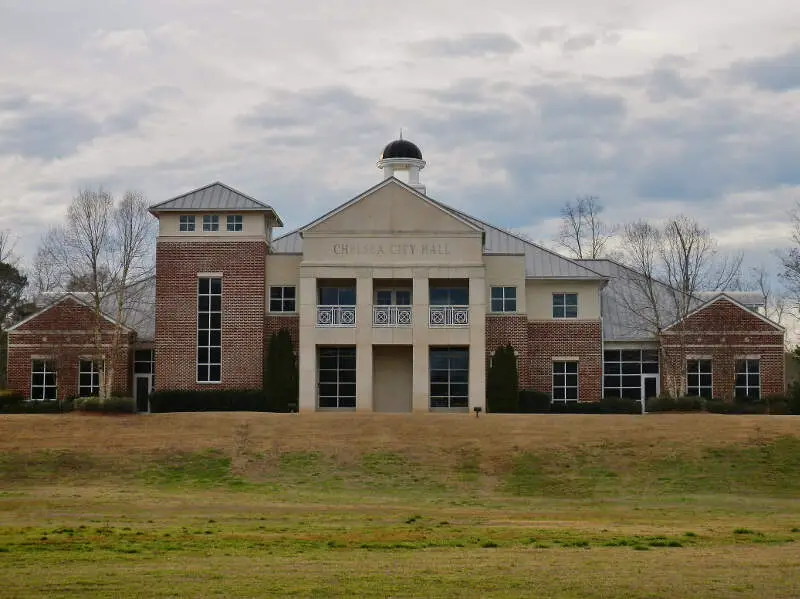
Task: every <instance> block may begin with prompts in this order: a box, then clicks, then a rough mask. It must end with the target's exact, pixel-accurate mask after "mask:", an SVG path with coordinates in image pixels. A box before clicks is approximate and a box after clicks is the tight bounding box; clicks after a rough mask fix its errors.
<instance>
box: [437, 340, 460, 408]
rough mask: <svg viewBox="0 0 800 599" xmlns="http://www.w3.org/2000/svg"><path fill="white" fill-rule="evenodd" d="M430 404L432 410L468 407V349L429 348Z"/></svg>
mask: <svg viewBox="0 0 800 599" xmlns="http://www.w3.org/2000/svg"><path fill="white" fill-rule="evenodd" d="M430 377H431V389H430V402H431V407H432V408H466V407H468V405H469V349H467V348H464V347H432V348H430Z"/></svg>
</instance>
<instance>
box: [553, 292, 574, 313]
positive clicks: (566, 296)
mask: <svg viewBox="0 0 800 599" xmlns="http://www.w3.org/2000/svg"><path fill="white" fill-rule="evenodd" d="M553 318H578V294H577V293H554V294H553Z"/></svg>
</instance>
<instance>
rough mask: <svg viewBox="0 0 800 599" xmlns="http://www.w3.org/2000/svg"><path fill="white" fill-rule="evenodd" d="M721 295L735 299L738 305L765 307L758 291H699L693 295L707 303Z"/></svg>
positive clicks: (762, 297)
mask: <svg viewBox="0 0 800 599" xmlns="http://www.w3.org/2000/svg"><path fill="white" fill-rule="evenodd" d="M723 293H724V294H725V295H727V296H728V297H730V298H733V299H735V300H736V301H737V302H739V303H740V304H742V305H745V306H748V307H750V306H759V307H762V306H764V305H765V302H764V296H763V295H762V294H761V293H759V292H758V291H725V292H721V291H699V292H697V293H695V295H696V296H697V297H699V298H700V299H701V300H703V301H708V300H710V299H714V298H715V297H717V296H719V295H722V294H723Z"/></svg>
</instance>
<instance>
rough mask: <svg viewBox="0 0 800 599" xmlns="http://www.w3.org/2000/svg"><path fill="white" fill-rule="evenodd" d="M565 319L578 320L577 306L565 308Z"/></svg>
mask: <svg viewBox="0 0 800 599" xmlns="http://www.w3.org/2000/svg"><path fill="white" fill-rule="evenodd" d="M564 314H565V316H566V318H578V308H577V306H567V307H566V308H565V310H564Z"/></svg>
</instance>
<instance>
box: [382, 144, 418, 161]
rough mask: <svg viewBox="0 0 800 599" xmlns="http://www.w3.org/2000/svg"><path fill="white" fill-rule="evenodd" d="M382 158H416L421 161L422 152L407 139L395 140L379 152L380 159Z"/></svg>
mask: <svg viewBox="0 0 800 599" xmlns="http://www.w3.org/2000/svg"><path fill="white" fill-rule="evenodd" d="M384 158H416V159H417V160H422V152H421V151H420V149H419V148H418V147H417V145H416V144H414V143H411V142H410V141H408V140H407V139H396V140H394V141H391V142H389V143H388V144H386V147H385V148H383V152H381V159H384Z"/></svg>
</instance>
